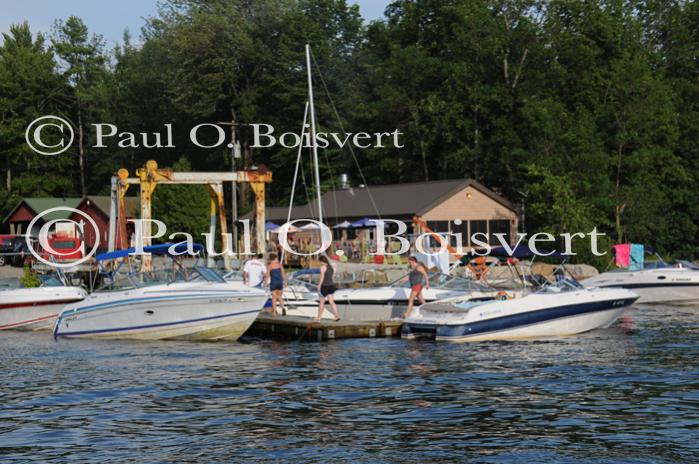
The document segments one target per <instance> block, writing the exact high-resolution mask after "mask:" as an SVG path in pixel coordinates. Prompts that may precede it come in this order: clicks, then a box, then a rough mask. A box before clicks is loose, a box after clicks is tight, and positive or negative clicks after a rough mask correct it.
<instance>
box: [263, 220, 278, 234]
mask: <svg viewBox="0 0 699 464" xmlns="http://www.w3.org/2000/svg"><path fill="white" fill-rule="evenodd" d="M278 228H279V224H275V223H273V222H272V221H267V222H265V232H271V231H273V230H275V229H278Z"/></svg>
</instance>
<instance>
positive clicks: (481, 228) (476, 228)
mask: <svg viewBox="0 0 699 464" xmlns="http://www.w3.org/2000/svg"><path fill="white" fill-rule="evenodd" d="M469 224H470V226H471V235H470V236H469V238H468V239H469V245H471V246H475V245H474V244H473V240H471V237H473V236H474V235H475V234H485V235H487V234H488V221H469ZM477 239H478V240H479V241H481V242H484V241H485V240H484V238H483V236H482V235H478V237H477Z"/></svg>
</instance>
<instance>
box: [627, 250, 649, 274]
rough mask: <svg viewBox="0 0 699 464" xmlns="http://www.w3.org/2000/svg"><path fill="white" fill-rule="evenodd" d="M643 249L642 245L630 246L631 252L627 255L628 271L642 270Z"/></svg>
mask: <svg viewBox="0 0 699 464" xmlns="http://www.w3.org/2000/svg"><path fill="white" fill-rule="evenodd" d="M644 255H645V249H644V247H643V245H639V244H638V243H632V244H631V252H630V253H629V258H630V259H629V271H640V270H641V269H643V259H644Z"/></svg>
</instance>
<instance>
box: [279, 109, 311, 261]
mask: <svg viewBox="0 0 699 464" xmlns="http://www.w3.org/2000/svg"><path fill="white" fill-rule="evenodd" d="M307 119H308V102H306V109H305V110H304V112H303V125H302V126H301V140H303V136H304V134H305V133H306V120H307ZM302 152H303V142H301V143H300V144H299V150H298V154H297V155H296V168H295V169H294V182H293V183H292V184H291V196H290V198H289V210H288V211H287V213H286V222H287V224H288V223H289V221H291V209H292V208H293V207H294V194H295V193H296V179H297V177H298V175H299V166H301V153H302ZM302 172H303V171H302ZM305 183H306V182H305V178H304V185H305ZM306 195H308V191H306ZM285 252H286V250H284V248H283V247H282V255H281V256H280V257H279V260H280V262H282V263H283V262H284V253H285Z"/></svg>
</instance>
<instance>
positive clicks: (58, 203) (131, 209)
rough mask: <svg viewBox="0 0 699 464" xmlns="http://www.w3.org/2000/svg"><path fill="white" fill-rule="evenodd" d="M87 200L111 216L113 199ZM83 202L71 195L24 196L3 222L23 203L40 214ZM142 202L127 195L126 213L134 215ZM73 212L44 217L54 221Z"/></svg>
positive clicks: (46, 219) (66, 217) (74, 206)
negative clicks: (60, 196) (62, 196)
mask: <svg viewBox="0 0 699 464" xmlns="http://www.w3.org/2000/svg"><path fill="white" fill-rule="evenodd" d="M85 200H87V201H91V202H92V203H94V205H95V206H97V208H99V209H100V210H102V211H103V212H104V213H105V214H106V215H107V216H109V202H110V201H111V199H110V197H108V196H94V197H87V198H86V199H85ZM82 203H83V198H78V197H69V198H52V197H30V198H22V200H20V202H19V203H17V206H15V207H14V208H13V209H12V211H10V213H9V214H8V215H7V216H5V218H4V219H3V221H2V222H3V223H6V222H7V221H9V219H10V218H11V217H12V215H13V214H14V213H15V212H16V211H17V210H18V209H19V208H20V207H21V206H22V205H23V204H26V205H27V206H28V207H29V208H30V209H31V210H32V211H34V213H35V214H39V213H40V212H42V211H46V210H47V209H51V208H57V207H68V208H73V209H76V208H77V207H78V206H80V205H81V204H82ZM139 205H140V203H139V200H138V197H126V215H127V216H129V217H134V216H135V215H137V214H138V211H139V208H140V206H139ZM72 214H73V213H72V212H70V211H55V212H51V213H49V214H47V215H45V216H43V217H42V219H43V220H44V221H52V220H56V219H68V218H69V217H70V216H71V215H72Z"/></svg>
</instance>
